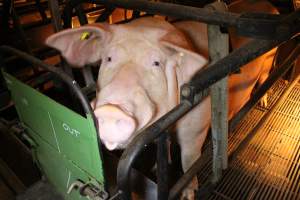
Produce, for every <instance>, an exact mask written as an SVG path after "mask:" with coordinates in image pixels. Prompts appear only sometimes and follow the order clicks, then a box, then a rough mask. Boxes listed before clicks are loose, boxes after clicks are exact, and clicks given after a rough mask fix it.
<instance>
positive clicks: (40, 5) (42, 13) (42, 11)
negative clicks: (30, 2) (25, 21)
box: [35, 0, 48, 23]
mask: <svg viewBox="0 0 300 200" xmlns="http://www.w3.org/2000/svg"><path fill="white" fill-rule="evenodd" d="M35 4H36V6H37V8H38V10H39V13H40V15H41V17H42V21H43V22H44V23H45V22H46V21H47V19H48V18H47V15H46V12H45V9H44V7H43V6H42V4H41V0H35Z"/></svg>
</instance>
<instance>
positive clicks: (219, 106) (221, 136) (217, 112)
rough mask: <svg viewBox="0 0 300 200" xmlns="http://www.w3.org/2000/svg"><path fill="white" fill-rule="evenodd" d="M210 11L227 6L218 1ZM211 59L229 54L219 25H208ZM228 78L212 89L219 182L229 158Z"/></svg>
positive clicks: (215, 170)
mask: <svg viewBox="0 0 300 200" xmlns="http://www.w3.org/2000/svg"><path fill="white" fill-rule="evenodd" d="M207 8H208V9H213V10H218V11H227V7H226V4H225V3H223V2H221V1H218V2H215V3H213V4H210V5H209V6H208V7H207ZM207 33H208V47H209V57H210V59H211V62H212V63H214V62H216V61H218V60H220V59H222V58H223V57H225V56H226V55H228V53H229V38H228V34H226V33H225V34H224V33H221V31H220V27H219V26H217V25H208V26H207ZM227 82H228V78H227V77H225V78H223V79H221V80H220V81H218V82H217V83H215V84H214V85H212V86H211V87H210V93H211V108H212V109H211V110H212V114H211V118H212V119H211V131H212V143H213V170H212V171H213V177H212V182H217V181H218V180H219V179H220V178H221V176H222V170H223V169H226V168H227V165H228V156H227V145H228V119H227V118H228V86H227Z"/></svg>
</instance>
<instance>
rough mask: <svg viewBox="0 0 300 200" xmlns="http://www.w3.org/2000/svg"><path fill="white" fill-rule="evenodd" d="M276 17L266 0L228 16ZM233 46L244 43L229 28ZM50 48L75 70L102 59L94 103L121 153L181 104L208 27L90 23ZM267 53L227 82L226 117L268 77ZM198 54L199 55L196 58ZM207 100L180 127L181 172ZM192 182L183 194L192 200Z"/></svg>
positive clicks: (206, 123) (144, 21) (203, 60)
mask: <svg viewBox="0 0 300 200" xmlns="http://www.w3.org/2000/svg"><path fill="white" fill-rule="evenodd" d="M254 7H255V8H256V9H255V11H256V12H257V11H264V12H269V13H277V11H276V10H275V9H274V8H273V7H272V6H271V4H269V3H267V2H266V1H259V2H258V3H251V1H249V2H242V3H240V2H238V3H235V4H233V5H232V6H231V7H230V10H231V11H232V12H242V11H245V10H248V11H249V10H251V9H253V8H254ZM230 34H231V43H232V47H233V49H236V48H239V47H240V46H242V45H243V44H245V43H246V42H248V41H249V39H246V38H242V37H238V36H236V35H235V33H234V31H233V30H230ZM46 43H47V45H49V46H51V47H54V48H56V49H58V50H60V51H61V53H62V56H63V57H64V58H65V59H66V60H67V61H68V62H69V63H70V64H72V65H73V66H75V67H81V66H84V65H85V64H90V63H96V62H99V61H100V60H101V67H100V71H99V76H98V81H97V88H98V90H97V94H96V99H95V100H94V101H93V102H92V107H93V109H94V112H95V115H96V117H97V119H98V123H99V130H100V138H101V140H102V142H103V144H104V145H105V146H106V148H107V149H109V150H114V149H123V148H126V146H127V145H128V143H129V142H130V141H131V140H132V138H134V137H135V136H136V134H137V133H138V132H139V131H140V130H142V129H143V128H145V127H147V126H148V125H149V124H151V123H153V122H155V121H156V120H157V119H158V118H160V117H161V116H162V115H164V114H165V113H167V112H168V111H170V110H171V109H172V108H173V107H174V106H176V105H177V104H178V103H179V94H180V86H181V85H182V84H184V83H187V82H188V81H189V80H190V79H191V77H192V76H193V75H194V74H195V73H196V72H197V71H198V70H200V69H201V68H202V67H204V66H205V65H206V64H207V56H208V53H207V52H208V50H207V33H206V25H204V24H202V23H199V22H179V23H177V24H174V25H172V24H170V23H169V22H166V21H163V20H160V19H157V18H141V19H137V20H134V21H132V22H130V23H127V24H120V25H107V24H93V25H86V26H83V27H80V28H76V29H68V30H65V31H62V32H59V33H57V34H54V35H52V36H51V37H49V38H48V39H47V41H46ZM274 51H275V50H272V51H270V52H268V53H267V54H265V55H263V56H260V57H259V58H258V59H256V60H254V61H252V62H250V63H249V64H247V65H245V66H244V67H243V68H242V69H241V73H240V74H234V75H232V76H230V78H229V118H231V117H232V116H233V115H234V114H235V113H236V112H238V110H239V109H240V108H241V107H242V106H243V105H244V104H245V103H246V101H247V100H249V98H250V95H251V91H252V90H253V88H254V86H255V84H256V83H257V82H259V83H262V82H263V81H264V80H265V79H266V78H267V76H268V73H269V70H270V67H271V64H272V62H271V61H272V59H273V56H274ZM199 53H201V54H202V55H201V54H199ZM210 112H211V111H210V97H207V98H205V99H204V100H203V101H202V102H201V103H200V104H199V105H198V106H197V107H195V108H194V109H193V110H192V111H191V112H190V113H188V114H187V115H185V116H184V117H183V118H182V119H181V120H179V121H178V122H177V125H176V128H177V138H178V143H179V144H180V146H181V157H182V166H183V169H184V171H186V170H187V169H188V168H189V167H190V166H191V165H192V163H193V162H194V161H195V160H196V159H197V158H198V157H199V156H200V155H201V147H202V145H203V142H204V140H205V138H206V135H207V132H208V129H209V127H210ZM196 187H197V181H196V180H195V179H194V181H193V183H192V184H191V185H190V186H189V187H188V188H187V189H186V190H185V192H184V196H186V197H187V198H188V199H193V198H194V197H193V194H194V192H193V190H194V189H195V188H196Z"/></svg>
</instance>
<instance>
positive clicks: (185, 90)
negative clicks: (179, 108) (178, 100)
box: [181, 86, 191, 97]
mask: <svg viewBox="0 0 300 200" xmlns="http://www.w3.org/2000/svg"><path fill="white" fill-rule="evenodd" d="M181 95H182V96H184V97H189V96H190V95H191V88H190V87H188V86H184V87H183V88H182V90H181Z"/></svg>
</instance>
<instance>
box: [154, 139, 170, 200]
mask: <svg viewBox="0 0 300 200" xmlns="http://www.w3.org/2000/svg"><path fill="white" fill-rule="evenodd" d="M167 138H168V135H167V134H163V135H162V136H160V137H159V138H158V139H157V152H156V159H157V160H156V161H157V172H156V175H157V199H158V200H164V199H168V196H169V186H168V145H167Z"/></svg>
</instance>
